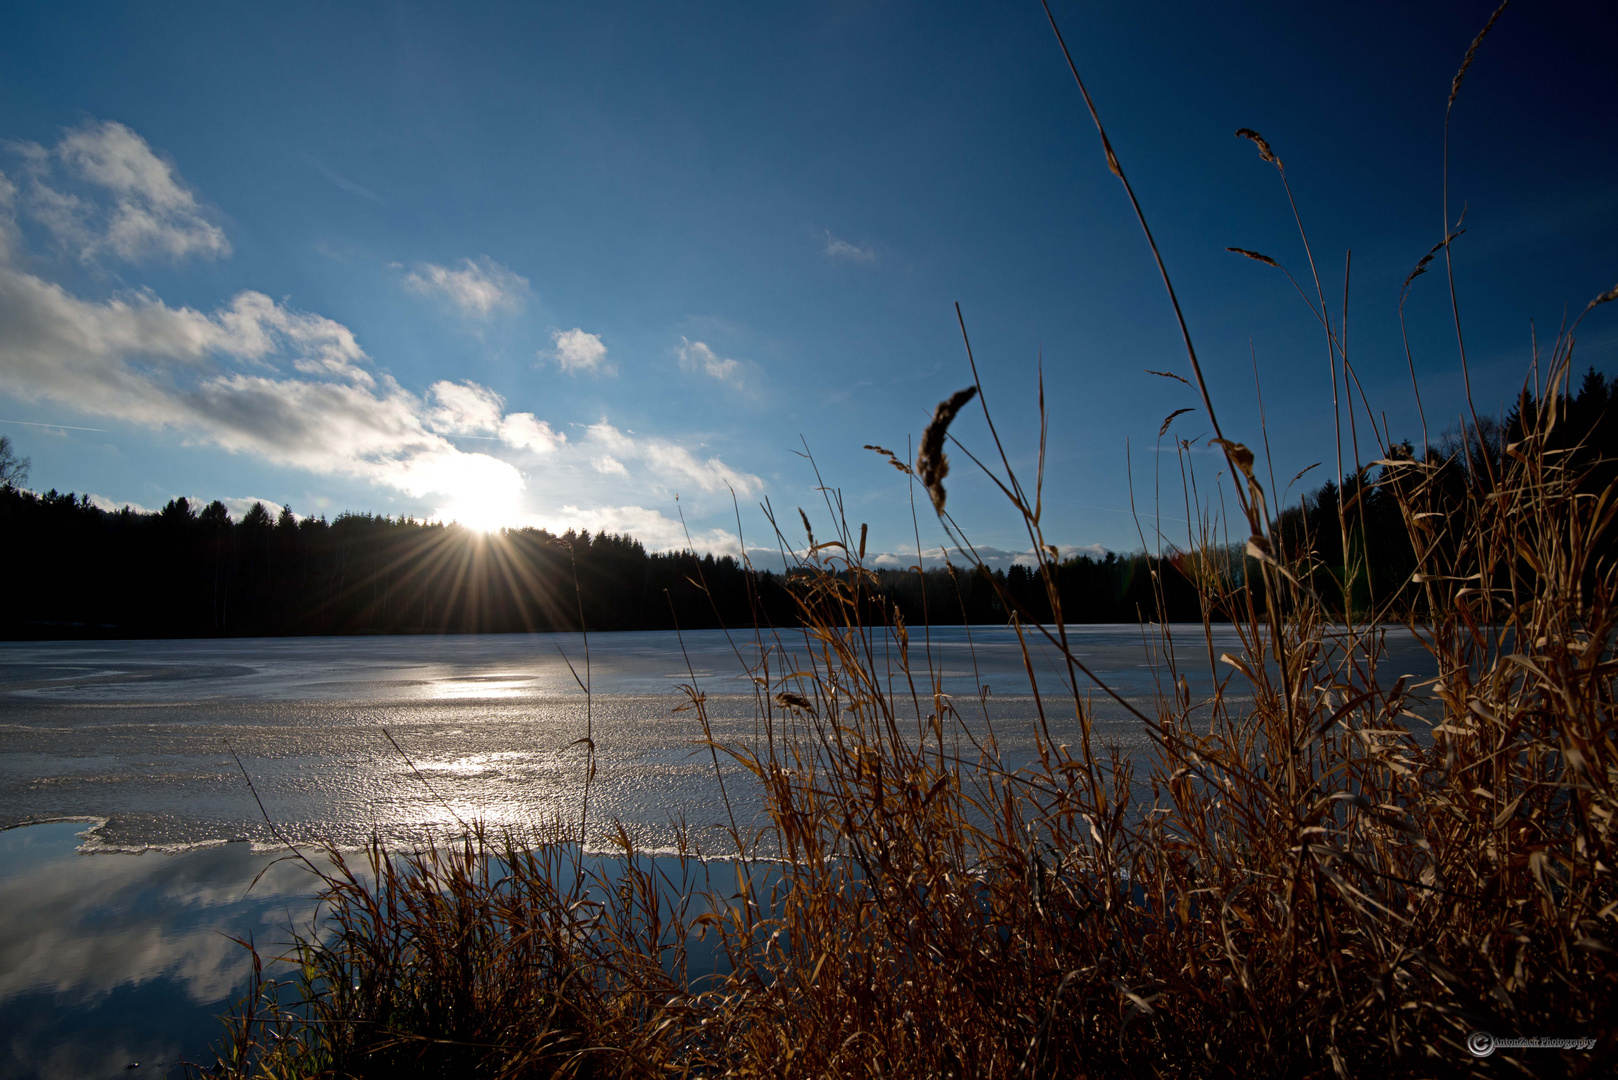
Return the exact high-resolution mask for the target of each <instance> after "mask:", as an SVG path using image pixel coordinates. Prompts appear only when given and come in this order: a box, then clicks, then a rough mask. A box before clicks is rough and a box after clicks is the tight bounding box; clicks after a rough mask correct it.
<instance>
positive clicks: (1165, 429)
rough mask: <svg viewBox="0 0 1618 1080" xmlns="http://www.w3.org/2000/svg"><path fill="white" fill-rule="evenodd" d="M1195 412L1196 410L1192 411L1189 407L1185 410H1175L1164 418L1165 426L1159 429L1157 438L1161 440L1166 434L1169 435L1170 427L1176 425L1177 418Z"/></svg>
mask: <svg viewBox="0 0 1618 1080" xmlns="http://www.w3.org/2000/svg"><path fill="white" fill-rule="evenodd" d="M1195 411H1196V410H1195V409H1192V408H1190V407H1189V406H1187V407H1186V408H1184V409H1175V410H1174V411H1173V412H1171V413H1169V414H1168V415H1167V416H1165V417H1164V418H1163V426H1162V427H1160V428H1158V429H1157V437H1158V438H1160V439H1161V438H1162V437H1163V436H1164V435H1165V434H1167V433H1168V430H1169V425H1170V424H1172V423H1174V418H1175V417H1176V416H1179V415H1180V414H1181V413H1188V412H1195Z"/></svg>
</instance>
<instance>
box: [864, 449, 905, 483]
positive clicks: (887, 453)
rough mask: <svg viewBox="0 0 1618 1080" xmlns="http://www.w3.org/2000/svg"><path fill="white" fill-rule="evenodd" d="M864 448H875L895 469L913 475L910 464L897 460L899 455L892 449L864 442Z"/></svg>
mask: <svg viewBox="0 0 1618 1080" xmlns="http://www.w3.org/2000/svg"><path fill="white" fill-rule="evenodd" d="M865 449H867V450H875V451H876V452H877V453H879V454H881V455H882V456H883V457H885V458H887V459H888V464H889V465H892V466H893V467H894V468H895V469H898V470H899V471H900V472H902V473H904V474H905V475H906V476H911V475H914V474H912V473H911V471H910V466H908V465H906V464H905V463H904V462H902V461H900V460H899V455H898V454H895V453H894V452H893V451H892V450H889V449H887V448H886V447H883V446H872V445H871V444H870V443H866V444H865Z"/></svg>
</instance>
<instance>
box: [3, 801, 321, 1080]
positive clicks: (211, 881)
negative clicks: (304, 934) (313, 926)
mask: <svg viewBox="0 0 1618 1080" xmlns="http://www.w3.org/2000/svg"><path fill="white" fill-rule="evenodd" d="M87 827H88V826H87V824H86V823H84V822H56V823H50V824H41V825H32V826H27V827H23V828H16V829H10V830H7V831H4V832H0V911H4V912H5V914H6V917H5V919H4V920H0V1032H5V1035H4V1036H0V1073H3V1074H4V1075H5V1076H8V1077H39V1078H42V1080H43V1078H48V1077H49V1078H54V1077H63V1078H67V1077H74V1078H77V1077H86V1076H100V1075H106V1076H111V1075H114V1074H116V1075H124V1076H180V1075H182V1073H181V1070H180V1069H179V1067H178V1064H177V1063H178V1062H180V1061H182V1060H185V1059H187V1058H189V1059H190V1060H193V1061H200V1060H204V1055H205V1053H206V1050H207V1047H208V1045H209V1044H210V1043H212V1042H214V1041H215V1040H217V1038H218V1035H219V1027H218V1023H217V1020H216V1017H217V1016H218V1015H220V1014H221V1013H223V1012H225V1011H227V1010H228V1009H229V1007H230V1005H231V1004H232V1002H233V1001H234V999H235V997H236V996H237V995H239V994H240V993H241V992H242V990H243V989H244V987H245V985H246V979H247V976H248V972H249V970H250V969H249V958H248V955H247V952H246V950H244V949H243V948H242V947H241V946H240V945H238V944H236V943H235V942H234V941H232V940H230V938H231V937H232V936H241V937H251V938H254V939H256V940H258V941H260V942H281V941H284V940H286V936H287V935H286V932H285V931H286V928H287V927H288V926H291V925H295V924H306V923H307V922H308V920H309V919H310V917H311V916H312V914H313V899H312V888H311V886H312V884H313V883H314V879H313V877H312V876H311V875H310V874H309V872H308V871H307V870H305V869H303V868H302V867H301V866H299V865H297V864H293V863H290V862H281V863H275V864H274V865H270V864H272V863H274V860H275V859H276V856H275V855H273V854H266V853H256V852H253V851H251V850H249V848H248V846H247V845H246V844H223V845H218V846H215V847H211V848H205V849H202V850H196V851H190V852H186V853H183V854H178V855H164V854H159V853H156V852H153V853H148V854H146V855H141V856H133V855H103V856H86V855H81V854H78V853H77V848H78V846H79V843H80V841H81V838H82V834H83V833H84V832H85V831H86V829H87ZM267 865H268V866H269V869H268V871H267V872H265V874H264V876H263V877H262V878H261V879H260V880H259V882H258V884H257V885H256V886H254V887H253V888H252V891H251V892H249V891H248V886H249V884H251V883H252V881H253V878H254V876H255V875H257V874H258V873H259V872H260V871H261V870H264V869H265V867H266V866H267ZM132 1062H140V1063H141V1064H140V1070H139V1071H138V1072H137V1071H135V1070H129V1069H127V1068H126V1067H127V1066H128V1065H130V1064H131V1063H132Z"/></svg>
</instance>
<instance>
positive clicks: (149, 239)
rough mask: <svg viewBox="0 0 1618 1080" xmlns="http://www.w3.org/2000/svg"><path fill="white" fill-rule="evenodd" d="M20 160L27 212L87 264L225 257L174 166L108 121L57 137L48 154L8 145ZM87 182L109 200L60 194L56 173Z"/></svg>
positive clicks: (32, 146) (217, 234)
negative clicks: (104, 256)
mask: <svg viewBox="0 0 1618 1080" xmlns="http://www.w3.org/2000/svg"><path fill="white" fill-rule="evenodd" d="M13 149H14V150H16V151H17V152H19V153H20V154H21V155H22V157H23V159H24V162H25V171H26V172H27V173H28V174H29V184H28V188H27V191H26V193H25V195H24V198H23V200H22V202H23V205H24V208H25V209H26V210H27V212H28V213H29V214H30V215H31V216H32V217H34V218H35V220H37V221H39V223H40V224H42V225H44V226H45V227H46V228H47V229H49V230H50V231H51V233H52V234H53V235H55V237H56V238H57V240H58V241H59V242H60V243H63V244H65V245H67V246H69V247H75V248H77V249H78V254H79V256H80V257H81V258H84V259H92V258H94V257H95V256H96V255H98V254H100V253H101V252H103V251H110V252H112V253H113V254H114V255H117V256H119V257H120V258H123V259H126V260H129V261H131V262H133V261H136V260H138V259H141V258H144V257H146V256H148V255H161V256H167V257H169V258H172V259H182V258H185V257H186V256H189V255H199V256H202V257H205V258H217V257H220V256H224V255H229V254H230V241H229V240H227V239H226V238H225V233H224V230H222V229H220V228H219V226H217V225H215V224H214V223H213V222H211V221H209V220H208V219H207V218H206V217H205V216H204V215H203V212H202V207H201V206H200V205H199V204H198V203H197V199H196V196H195V195H193V194H192V192H191V189H190V188H189V187H187V186H186V184H185V182H184V181H183V180H181V179H180V176H179V174H178V173H177V172H176V171H175V169H174V167H173V166H172V165H170V164H169V163H168V162H166V161H164V160H163V159H162V158H160V157H158V156H157V155H156V154H155V153H153V152H152V148H151V147H150V146H149V145H147V143H146V140H145V139H143V138H141V137H140V136H139V135H137V134H135V132H133V131H131V130H130V129H129V128H127V127H125V126H124V125H122V124H120V123H117V122H115V121H111V120H104V121H101V122H99V123H98V122H93V121H92V122H90V123H87V124H85V125H84V126H82V127H78V128H75V129H73V130H71V131H68V132H65V133H64V134H63V136H62V139H61V141H60V142H58V143H57V144H56V146H55V147H53V148H52V149H50V150H46V149H45V148H44V147H42V146H40V145H38V144H37V143H21V144H16V145H14V147H13ZM58 173H61V174H62V179H65V180H66V181H68V182H69V183H77V184H83V185H88V186H89V187H91V188H95V189H100V190H101V191H102V192H104V193H107V194H109V195H110V196H111V198H110V200H108V201H103V200H100V199H90V198H84V197H81V196H80V195H78V194H74V193H73V192H70V191H65V190H62V189H61V188H60V187H58V186H57V185H58V184H60V183H61V180H59V179H58V177H57V174H58Z"/></svg>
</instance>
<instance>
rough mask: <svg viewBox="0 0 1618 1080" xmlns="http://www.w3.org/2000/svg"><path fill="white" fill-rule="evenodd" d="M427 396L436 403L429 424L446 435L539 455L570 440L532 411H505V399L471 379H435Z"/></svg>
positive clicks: (428, 419)
mask: <svg viewBox="0 0 1618 1080" xmlns="http://www.w3.org/2000/svg"><path fill="white" fill-rule="evenodd" d="M427 397H428V399H429V400H431V401H432V402H433V406H432V409H431V411H430V412H428V414H427V423H428V426H430V427H431V428H432V429H433V430H434V431H438V432H442V433H443V434H446V435H471V436H473V437H477V438H490V439H498V440H500V441H501V442H503V443H505V444H506V445H507V446H510V447H514V448H515V449H518V450H532V451H535V452H536V453H540V454H548V453H550V452H551V451H552V450H555V449H556V448H557V447H558V446H560V445H561V444H562V443H565V442H567V436H566V435H564V434H562V433H561V432H559V431H553V430H552V429H551V426H550V425H549V424H547V423H546V422H545V421H543V420H540V419H537V418H536V417H535V416H534V414H533V413H509V414H508V413H506V412H505V411H504V410H505V406H506V399H505V398H503V397H501V396H500V395H499V394H497V393H495V392H494V391H493V390H490V389H489V388H488V387H487V386H479V385H478V384H477V383H475V382H472V381H471V380H467V381H465V382H458V383H452V382H449V381H447V380H442V381H439V382H435V383H433V385H432V386H430V387H428V388H427ZM484 433H487V434H484Z"/></svg>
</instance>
